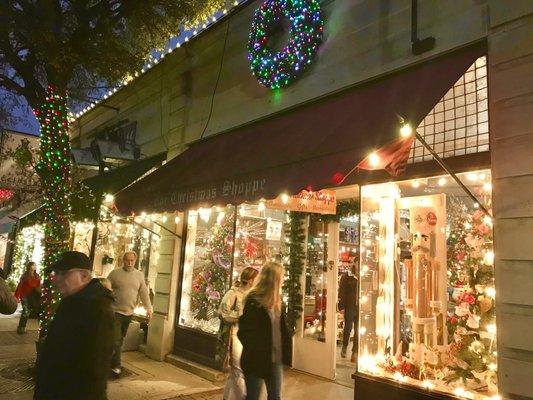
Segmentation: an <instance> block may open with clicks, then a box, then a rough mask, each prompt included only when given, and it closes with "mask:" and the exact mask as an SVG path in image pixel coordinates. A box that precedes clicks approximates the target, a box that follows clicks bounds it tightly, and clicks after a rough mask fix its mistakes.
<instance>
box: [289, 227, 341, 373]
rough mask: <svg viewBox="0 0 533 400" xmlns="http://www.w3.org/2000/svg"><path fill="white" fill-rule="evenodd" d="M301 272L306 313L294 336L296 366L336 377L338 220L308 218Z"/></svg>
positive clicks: (310, 371)
mask: <svg viewBox="0 0 533 400" xmlns="http://www.w3.org/2000/svg"><path fill="white" fill-rule="evenodd" d="M307 221H309V222H308V223H307V224H308V229H306V231H307V238H306V243H307V257H306V264H305V273H304V274H302V282H301V284H302V292H303V293H302V295H303V296H302V297H303V300H302V302H303V304H302V306H303V313H302V318H301V319H300V322H299V326H298V329H297V332H296V335H295V340H294V357H293V361H294V362H293V365H294V368H295V369H298V370H301V371H304V372H308V373H310V374H314V375H318V376H321V377H324V378H327V379H334V378H335V358H336V354H335V353H336V352H335V347H336V333H337V332H336V331H337V330H336V305H337V270H338V251H339V249H338V232H339V227H338V225H339V224H338V223H333V222H330V223H326V222H322V221H319V220H318V218H316V219H315V218H311V219H309V218H308V220H307Z"/></svg>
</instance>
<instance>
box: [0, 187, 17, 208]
mask: <svg viewBox="0 0 533 400" xmlns="http://www.w3.org/2000/svg"><path fill="white" fill-rule="evenodd" d="M13 194H14V193H13V191H12V190H9V189H1V188H0V204H1V203H3V202H4V201H8V200H11V198H12V197H13Z"/></svg>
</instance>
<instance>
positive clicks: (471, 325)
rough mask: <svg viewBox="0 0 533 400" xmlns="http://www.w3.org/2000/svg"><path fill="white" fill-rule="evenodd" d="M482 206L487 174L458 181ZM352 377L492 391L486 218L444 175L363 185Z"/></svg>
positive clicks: (487, 200)
mask: <svg viewBox="0 0 533 400" xmlns="http://www.w3.org/2000/svg"><path fill="white" fill-rule="evenodd" d="M459 178H460V179H461V181H462V182H464V184H465V185H467V187H468V188H469V189H470V190H471V191H472V192H473V193H474V194H475V195H476V196H477V198H478V199H479V200H480V201H481V202H482V203H483V204H485V205H486V206H487V207H490V206H491V184H490V182H491V175H490V171H479V172H472V173H468V174H466V173H465V174H459ZM361 234H362V235H361V269H360V282H361V290H360V328H359V337H360V339H359V340H360V352H359V370H360V371H362V372H365V373H370V374H374V375H377V376H382V377H388V378H392V379H395V380H397V381H400V382H403V383H408V384H412V385H416V386H420V387H421V388H424V389H432V390H436V391H440V392H445V393H450V394H453V395H456V396H459V397H466V398H472V399H488V398H491V397H492V396H494V395H496V394H497V386H496V325H495V301H494V297H495V290H494V269H493V260H494V253H493V250H492V249H493V236H492V221H491V218H490V217H489V216H488V215H485V214H484V213H483V212H482V211H481V210H480V208H479V205H478V204H475V203H474V202H473V201H472V200H471V199H470V198H469V197H468V196H467V195H466V193H464V191H462V189H461V188H460V187H459V185H457V184H456V183H455V182H454V181H453V180H452V179H451V177H449V176H440V177H433V178H427V179H417V180H411V181H404V182H397V183H387V184H380V185H370V186H364V187H363V188H362V212H361Z"/></svg>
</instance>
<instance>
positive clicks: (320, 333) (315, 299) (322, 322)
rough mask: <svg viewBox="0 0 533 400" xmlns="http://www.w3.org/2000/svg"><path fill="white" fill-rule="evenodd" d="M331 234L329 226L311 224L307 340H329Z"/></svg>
mask: <svg viewBox="0 0 533 400" xmlns="http://www.w3.org/2000/svg"><path fill="white" fill-rule="evenodd" d="M327 262H328V230H327V223H326V222H322V221H319V220H311V223H310V224H309V229H308V234H307V264H306V265H307V266H306V271H305V305H304V337H306V338H309V339H316V340H318V341H325V340H326V302H327V270H328V266H327Z"/></svg>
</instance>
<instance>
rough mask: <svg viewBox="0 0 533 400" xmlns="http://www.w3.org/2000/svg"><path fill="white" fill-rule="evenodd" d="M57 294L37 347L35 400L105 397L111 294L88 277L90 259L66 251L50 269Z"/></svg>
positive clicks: (110, 339) (98, 399)
mask: <svg viewBox="0 0 533 400" xmlns="http://www.w3.org/2000/svg"><path fill="white" fill-rule="evenodd" d="M50 270H51V274H52V275H51V276H52V282H53V284H54V286H55V287H56V288H57V290H58V291H59V292H60V293H61V295H62V300H61V302H60V303H59V306H58V308H57V311H56V314H55V317H54V319H53V321H52V322H51V324H50V327H49V330H48V335H47V336H46V338H45V339H44V343H43V345H42V347H41V349H40V351H39V355H38V359H37V368H36V383H35V395H34V399H35V400H89V399H90V400H105V399H107V396H106V387H107V376H108V373H109V368H110V363H111V353H112V346H113V333H114V332H113V328H114V314H113V311H112V309H111V303H112V302H113V295H112V294H111V292H110V291H109V290H108V289H106V288H104V287H103V286H102V285H101V284H100V282H99V281H98V280H97V279H91V275H92V274H91V262H90V260H89V258H88V257H87V256H86V255H85V254H83V253H80V252H78V251H67V252H65V253H63V254H62V255H61V256H60V258H59V260H58V261H57V262H56V263H55V264H53V265H52V266H51V267H50Z"/></svg>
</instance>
